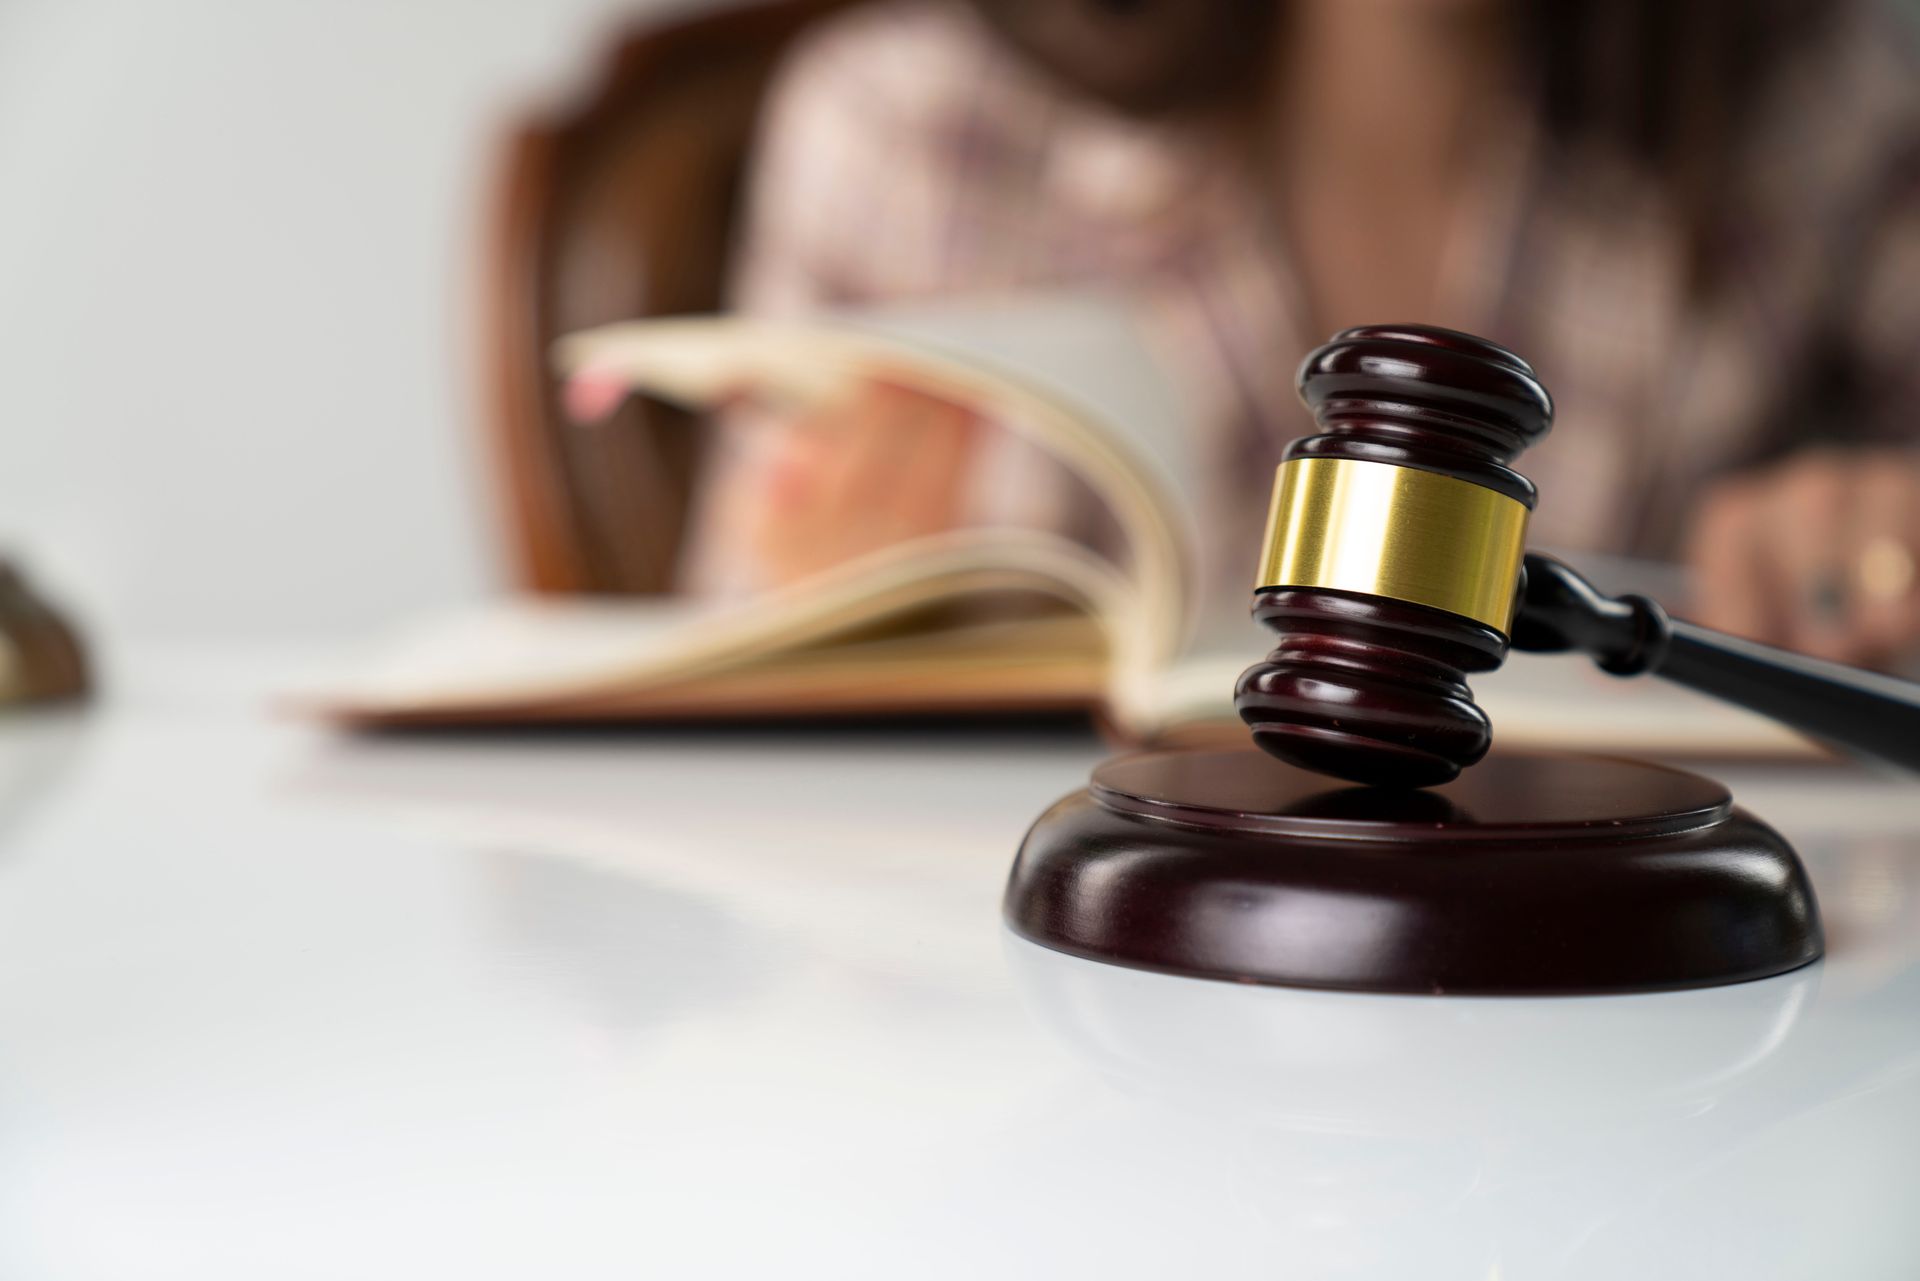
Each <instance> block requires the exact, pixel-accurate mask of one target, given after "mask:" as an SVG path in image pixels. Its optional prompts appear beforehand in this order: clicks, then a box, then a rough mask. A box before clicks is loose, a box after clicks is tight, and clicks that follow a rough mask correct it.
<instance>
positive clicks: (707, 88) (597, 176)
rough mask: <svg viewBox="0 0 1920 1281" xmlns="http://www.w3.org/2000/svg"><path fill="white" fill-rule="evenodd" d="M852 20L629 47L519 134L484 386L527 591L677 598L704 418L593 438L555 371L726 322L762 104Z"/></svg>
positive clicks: (694, 29) (653, 38)
mask: <svg viewBox="0 0 1920 1281" xmlns="http://www.w3.org/2000/svg"><path fill="white" fill-rule="evenodd" d="M846 3H848V0H780V2H779V3H771V4H762V5H757V6H752V7H748V8H741V9H732V10H727V11H723V12H720V13H716V14H708V15H705V16H701V17H696V18H692V19H689V20H684V21H681V22H678V23H675V24H671V25H666V26H658V25H656V26H651V27H648V28H646V29H644V30H641V31H638V32H636V33H634V34H632V35H631V36H629V37H627V38H626V39H624V40H623V41H621V42H620V43H619V45H618V47H617V48H616V49H615V50H614V52H613V54H612V56H611V57H610V58H609V59H608V60H607V61H606V62H605V63H604V64H603V65H602V66H601V67H600V68H599V71H598V75H597V77H596V78H595V80H594V82H593V83H592V84H591V85H590V86H589V87H588V88H587V89H586V91H585V92H584V93H582V94H581V95H580V96H579V97H578V98H577V99H576V100H574V101H573V102H572V103H571V104H570V105H569V106H568V107H567V108H565V109H564V110H562V111H559V112H556V113H554V114H553V115H551V116H550V117H548V118H545V119H542V120H538V121H535V122H532V123H530V124H528V125H526V126H524V127H522V128H520V129H519V130H517V131H516V132H515V134H514V135H513V137H512V138H511V140H510V142H509V145H508V146H507V148H506V151H505V155H504V165H503V169H502V172H501V174H500V176H499V184H500V185H499V189H498V193H497V196H496V203H495V207H494V209H493V218H494V227H493V237H492V241H491V249H490V253H489V259H488V262H487V263H486V265H485V271H486V273H487V276H488V278H489V279H488V285H489V288H488V290H487V296H486V306H487V319H486V325H485V330H484V336H483V342H484V344H485V348H484V352H483V355H484V358H485V359H484V362H483V369H484V373H485V377H486V379H487V386H486V388H485V389H484V390H485V403H486V404H487V405H488V407H489V410H490V415H489V416H490V418H491V420H492V421H491V427H492V435H493V441H492V444H493V450H492V452H493V457H494V466H495V470H496V473H497V475H498V478H499V482H500V485H499V487H500V489H501V492H502V494H503V497H504V500H505V502H504V507H505V523H506V528H507V536H508V542H509V544H510V547H511V550H512V553H513V557H514V562H515V566H516V570H517V574H518V577H519V581H520V583H521V585H522V586H524V587H527V588H531V589H533V590H536V591H545V592H614V593H636V592H658V591H663V590H666V589H667V588H668V587H669V585H670V580H671V576H672V571H673V565H674V562H675V558H676V556H677V553H678V550H679V544H680V538H681V533H682V526H683V524H684V522H685V517H686V511H687V500H688V495H689V491H690V489H691V487H692V483H693V477H694V473H695V470H696V468H697V466H698V463H699V452H700V441H699V436H700V433H699V432H697V431H696V430H693V424H691V423H690V422H689V421H688V420H687V416H686V415H685V414H682V413H679V412H677V411H675V410H672V409H670V408H668V407H666V406H662V405H658V404H653V403H646V402H637V401H636V402H631V403H629V404H628V405H626V406H625V407H623V408H622V409H621V410H620V412H619V413H618V414H617V415H615V416H614V417H613V418H612V419H610V420H608V421H607V422H605V423H602V424H599V425H597V426H593V427H586V428H582V427H577V426H574V425H572V424H570V423H568V422H567V421H566V419H565V417H564V415H563V414H562V412H561V408H560V387H559V384H558V382H557V380H556V379H555V378H554V376H553V373H552V370H551V368H550V367H549V363H548V351H549V349H550V347H551V345H552V343H553V340H554V339H555V338H557V337H559V336H560V335H562V334H565V333H567V332H569V331H571V330H574V329H579V328H583V327H585V326H589V325H597V324H605V323H609V322H612V321H617V320H626V319H631V318H633V317H636V316H649V315H668V314H673V313H677V312H697V311H711V310H713V309H714V308H715V307H717V306H719V305H720V302H721V289H722V284H723V282H724V279H725V276H726V268H727V260H728V255H729V250H730V248H731V246H732V242H733V234H734V228H735V223H736V215H737V213H738V208H739V197H740V194H741V187H742V177H743V173H744V169H745V163H746V158H747V152H748V149H749V145H750V143H751V140H752V137H753V131H754V124H755V119H756V116H757V113H758V110H759V106H760V101H761V98H762V96H763V94H764V91H765V89H766V86H767V82H768V79H769V77H770V75H771V73H772V71H773V68H774V66H775V65H776V63H777V62H778V61H779V58H780V55H781V52H782V51H783V50H784V49H785V48H786V46H787V44H788V42H789V41H790V40H791V39H792V38H793V36H794V35H795V34H796V33H797V32H798V31H799V30H800V29H801V28H802V27H804V26H806V25H807V24H808V23H810V22H812V21H813V20H815V19H816V18H818V17H819V16H821V15H822V14H824V13H826V12H828V11H830V10H832V9H836V8H839V7H842V6H843V5H844V4H846Z"/></svg>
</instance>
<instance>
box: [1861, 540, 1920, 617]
mask: <svg viewBox="0 0 1920 1281" xmlns="http://www.w3.org/2000/svg"><path fill="white" fill-rule="evenodd" d="M1916 570H1920V566H1916V565H1915V563H1914V558H1913V550H1912V549H1911V548H1909V547H1908V546H1907V545H1906V543H1904V542H1902V541H1901V540H1900V539H1898V538H1895V537H1893V536H1892V535H1891V534H1880V535H1877V536H1875V537H1873V538H1870V539H1868V540H1867V541H1866V542H1865V543H1864V544H1862V545H1861V548H1860V552H1859V554H1858V555H1857V556H1856V557H1855V558H1854V563H1853V581H1854V586H1855V587H1856V588H1857V589H1858V590H1859V592H1860V594H1861V595H1862V596H1864V597H1866V598H1867V599H1868V600H1875V601H1896V600H1900V599H1902V598H1903V597H1905V596H1906V594H1907V593H1908V592H1910V591H1912V590H1913V583H1914V578H1915V576H1916Z"/></svg>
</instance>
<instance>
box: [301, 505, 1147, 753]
mask: <svg viewBox="0 0 1920 1281" xmlns="http://www.w3.org/2000/svg"><path fill="white" fill-rule="evenodd" d="M1129 593H1130V588H1129V585H1128V584H1127V583H1126V581H1125V580H1124V579H1123V578H1122V577H1121V576H1120V575H1119V574H1118V573H1117V571H1115V570H1114V569H1113V567H1112V566H1109V565H1107V564H1106V563H1105V562H1104V561H1102V560H1101V559H1100V558H1099V557H1096V556H1094V555H1093V554H1092V553H1090V552H1088V551H1087V550H1086V549H1085V548H1083V547H1080V546H1078V545H1076V544H1074V543H1071V542H1069V541H1068V540H1066V539H1062V538H1058V537H1056V536H1053V535H1049V534H1043V533H1038V532H1034V531H1025V530H956V531H953V532H951V533H947V534H940V535H935V536H934V537H931V538H927V539H919V540H915V541H914V542H911V543H902V544H898V545H896V546H893V547H889V548H885V549H883V550H881V551H879V552H876V553H874V554H873V555H871V556H866V557H862V558H860V559H859V560H856V561H851V562H848V563H847V564H845V565H842V566H839V567H837V568H836V569H834V570H831V571H829V572H828V573H826V574H822V575H818V576H816V577H814V578H812V579H809V580H807V581H806V582H805V583H801V584H796V585H795V586H794V587H792V588H789V589H786V590H783V591H777V592H771V593H768V594H766V595H763V596H759V597H755V598H753V599H751V600H747V601H738V602H728V603H720V604H710V603H708V604H703V603H698V602H675V603H673V604H669V605H664V606H663V605H661V604H658V603H655V604H644V603H634V602H631V601H620V600H610V599H606V598H600V599H592V598H572V599H564V600H556V599H552V598H543V599H540V600H523V601H516V602H509V603H506V604H502V605H496V606H491V607H485V608H482V609H479V610H476V611H472V612H470V613H468V614H466V615H461V616H455V617H453V618H451V619H445V620H441V621H440V622H437V623H434V624H431V625H429V626H427V627H425V628H423V629H421V630H420V631H418V632H416V633H415V634H414V635H413V636H411V637H405V638H402V639H401V640H399V641H398V642H397V643H395V644H393V645H391V646H389V647H388V648H387V649H386V651H385V654H384V657H383V659H382V660H381V661H380V662H378V663H377V664H374V665H370V666H365V667H362V668H360V669H359V670H357V671H356V672H354V673H353V674H351V675H349V676H347V677H345V678H343V679H341V680H338V681H335V682H330V683H323V684H320V685H317V686H315V687H313V688H310V689H308V690H307V691H304V692H303V693H301V694H297V695H296V696H295V698H294V699H293V701H294V702H295V704H296V705H303V706H306V707H308V708H310V709H312V710H315V711H318V712H320V713H321V714H323V715H328V716H332V717H334V718H337V719H341V720H349V721H351V720H360V719H364V720H383V719H385V720H391V719H397V718H401V717H416V718H418V717H426V716H429V715H434V714H452V713H455V712H474V711H476V710H477V709H485V710H486V711H487V712H488V713H490V714H494V715H503V716H504V715H511V714H512V713H513V712H514V711H515V710H516V709H519V710H521V711H526V710H531V709H545V710H551V709H553V708H555V707H557V706H559V705H562V704H576V705H577V704H585V703H600V704H605V703H607V702H609V701H610V700H613V699H616V698H626V699H628V701H629V702H631V696H632V693H633V691H635V690H638V689H643V688H653V687H664V686H668V685H680V686H685V685H687V683H688V682H691V681H693V680H695V679H698V678H710V679H711V680H713V681H718V680H720V679H721V678H722V677H725V676H728V675H731V674H733V673H737V672H739V671H741V670H743V669H744V668H746V667H747V666H749V665H752V664H756V663H762V664H764V663H768V662H771V661H773V660H776V659H777V660H778V661H779V663H780V664H781V665H782V666H792V667H794V668H795V669H796V671H797V670H798V669H800V668H803V667H808V666H809V665H811V667H812V668H813V669H815V670H818V669H819V668H820V666H821V662H820V659H819V655H818V654H812V655H809V653H808V651H809V650H810V649H813V650H824V649H825V648H828V647H832V648H838V649H844V650H846V651H847V652H846V653H845V654H843V655H841V656H840V657H839V658H838V659H835V660H834V661H835V662H836V663H837V664H838V668H837V670H839V671H841V672H843V673H844V672H845V671H846V670H847V665H848V664H849V663H852V664H855V665H856V666H857V664H858V663H859V662H867V661H872V662H883V661H894V662H897V661H898V660H899V659H900V655H901V651H902V648H903V647H907V648H906V653H907V655H908V657H909V658H911V659H912V661H914V662H915V663H917V664H918V666H919V669H920V670H921V671H923V672H924V671H928V670H931V669H932V668H934V667H940V666H952V665H954V664H955V663H958V664H959V665H960V666H967V665H968V664H967V662H966V661H965V660H966V659H967V657H968V655H969V654H973V655H978V654H981V653H988V654H992V655H994V656H995V658H996V661H997V662H998V664H999V666H1001V667H1002V668H1005V667H1007V666H1008V665H1009V664H1013V665H1017V664H1018V663H1032V664H1033V665H1035V666H1036V667H1039V668H1045V669H1046V670H1048V671H1050V672H1053V673H1055V674H1056V675H1055V676H1053V677H1049V679H1052V680H1056V682H1060V683H1063V682H1065V681H1066V677H1065V676H1064V675H1059V673H1062V672H1064V671H1065V670H1066V669H1067V668H1069V667H1073V666H1076V665H1077V667H1078V668H1079V669H1080V671H1081V672H1082V673H1083V674H1082V676H1080V677H1079V678H1078V684H1077V686H1076V687H1077V688H1080V689H1082V690H1083V691H1084V690H1085V689H1086V687H1087V686H1088V684H1089V681H1088V680H1087V679H1086V678H1085V676H1084V673H1085V672H1086V671H1088V670H1093V671H1097V672H1100V673H1104V671H1105V668H1106V666H1107V650H1108V649H1109V648H1110V647H1111V646H1112V645H1113V644H1114V643H1116V638H1115V637H1114V636H1112V635H1111V634H1110V633H1109V632H1108V631H1106V630H1104V629H1106V628H1107V627H1109V626H1110V622H1109V620H1112V619H1114V618H1117V617H1119V616H1121V615H1122V614H1123V613H1124V607H1123V606H1122V605H1121V604H1120V603H1119V602H1120V601H1121V599H1123V598H1125V597H1127V596H1128V595H1129ZM1021 595H1024V596H1026V597H1028V598H1040V599H1047V600H1052V601H1054V602H1057V603H1058V604H1060V605H1061V606H1065V607H1069V608H1070V610H1071V612H1072V613H1073V614H1075V615H1077V616H1078V617H1077V619H1072V618H1070V619H1065V620H1063V619H1062V618H1060V617H1059V616H1058V615H1053V616H1047V615H1045V614H1042V615H1041V616H1039V617H1037V618H1033V619H1014V620H1006V621H1002V620H996V619H993V618H991V617H989V618H987V619H985V620H983V621H981V622H980V623H978V624H976V625H974V626H972V627H960V628H952V627H949V628H947V629H944V634H942V633H935V634H933V635H931V636H920V637H914V638H908V637H902V636H898V635H893V634H890V633H889V632H888V629H887V626H886V625H887V624H888V623H889V621H891V620H899V619H902V618H905V617H907V616H909V615H911V614H912V613H913V612H914V611H916V610H923V609H926V608H928V607H932V606H936V605H943V604H950V603H954V602H962V601H966V600H969V599H972V600H976V601H984V600H987V599H991V598H994V597H996V596H997V597H1010V596H1021ZM1089 620H1090V622H1089ZM1063 624H1064V625H1063ZM1089 626H1091V627H1093V628H1095V629H1100V630H1098V636H1097V643H1096V644H1093V645H1089V644H1088V643H1087V641H1086V633H1087V631H1088V628H1089ZM996 629H997V630H996ZM909 641H911V644H910V646H909ZM885 645H891V646H892V647H893V648H892V650H891V651H889V650H887V649H885V648H884V647H883V646H885ZM1103 678H1104V677H1102V679H1103ZM836 679H842V680H844V679H845V678H844V675H842V676H837V677H836ZM763 688H764V686H763Z"/></svg>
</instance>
